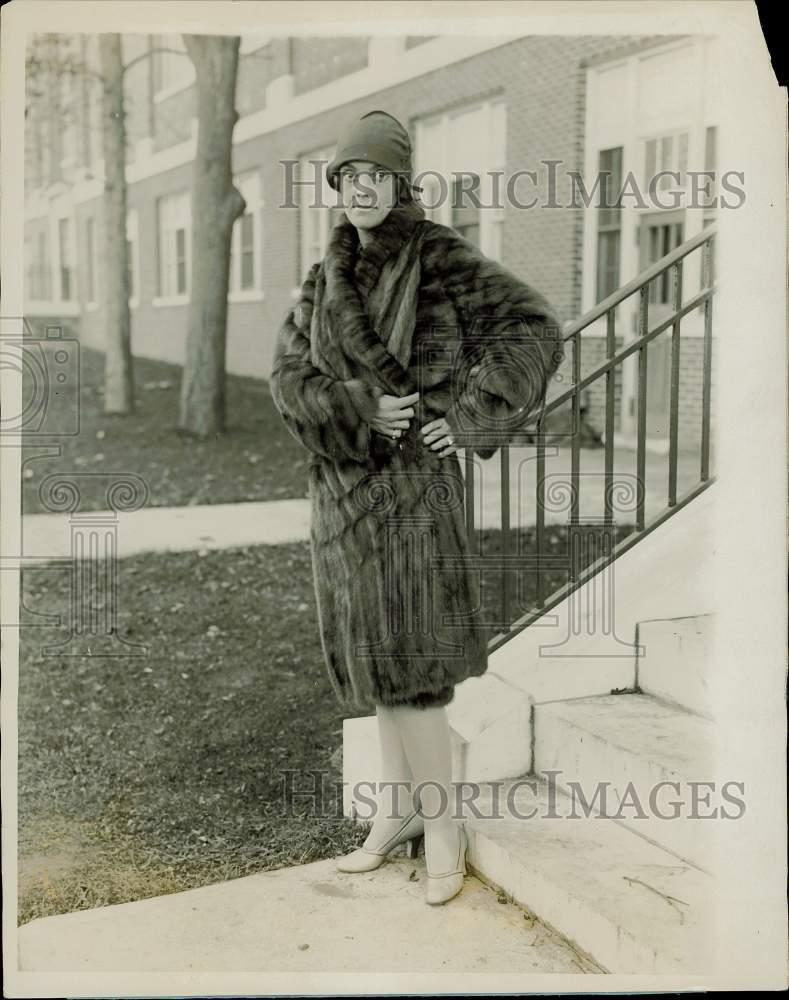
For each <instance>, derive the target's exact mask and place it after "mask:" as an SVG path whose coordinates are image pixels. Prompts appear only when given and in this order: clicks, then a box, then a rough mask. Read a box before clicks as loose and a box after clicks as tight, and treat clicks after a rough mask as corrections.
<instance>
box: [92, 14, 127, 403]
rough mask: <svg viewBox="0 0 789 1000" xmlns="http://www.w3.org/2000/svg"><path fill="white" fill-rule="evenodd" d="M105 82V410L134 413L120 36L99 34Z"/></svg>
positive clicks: (103, 145)
mask: <svg viewBox="0 0 789 1000" xmlns="http://www.w3.org/2000/svg"><path fill="white" fill-rule="evenodd" d="M99 55H100V59H101V75H102V80H103V91H104V97H103V108H102V117H103V122H102V147H103V152H104V199H103V208H104V231H103V235H104V308H105V322H106V330H107V333H106V354H105V367H104V412H105V413H129V412H131V411H132V410H133V409H134V383H133V379H132V357H131V320H130V316H129V277H128V260H127V258H128V254H127V248H126V124H125V118H124V109H123V64H122V57H121V36H120V35H118V34H109V33H107V34H100V35H99Z"/></svg>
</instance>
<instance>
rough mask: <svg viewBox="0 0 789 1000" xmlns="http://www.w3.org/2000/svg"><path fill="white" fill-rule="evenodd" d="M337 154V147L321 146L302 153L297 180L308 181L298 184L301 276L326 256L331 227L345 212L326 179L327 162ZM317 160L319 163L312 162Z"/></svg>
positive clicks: (304, 275) (303, 276)
mask: <svg viewBox="0 0 789 1000" xmlns="http://www.w3.org/2000/svg"><path fill="white" fill-rule="evenodd" d="M333 156H334V147H325V148H324V149H318V150H316V151H315V152H313V153H308V154H307V155H306V156H302V157H301V159H300V161H299V171H298V176H297V178H296V180H298V181H302V182H305V181H306V182H307V183H306V184H304V183H302V184H299V185H298V186H297V187H296V192H297V197H298V199H299V215H300V219H301V277H302V280H303V279H304V278H305V277H306V276H307V272H308V271H309V269H310V268H311V267H312V265H313V264H315V263H317V262H318V261H319V260H321V259H322V258H323V255H324V254H325V253H326V247H327V245H328V243H329V234H330V232H331V230H332V228H333V227H334V226H335V225H336V224H337V222H338V221H340V219H342V218H343V217H344V215H345V212H344V210H343V208H342V207H341V206H339V207H337V206H338V202H339V196H338V194H337V192H336V191H335V190H334V188H332V187H330V186H329V182H328V181H327V180H326V164H327V163H328V162H329V161H330V160H331V158H332V157H333ZM312 161H316V162H312Z"/></svg>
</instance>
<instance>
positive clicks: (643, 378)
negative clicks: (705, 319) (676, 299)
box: [636, 283, 649, 531]
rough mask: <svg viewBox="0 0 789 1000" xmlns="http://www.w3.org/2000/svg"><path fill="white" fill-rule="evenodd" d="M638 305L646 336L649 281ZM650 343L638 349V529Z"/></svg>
mask: <svg viewBox="0 0 789 1000" xmlns="http://www.w3.org/2000/svg"><path fill="white" fill-rule="evenodd" d="M640 296H641V298H640V302H639V307H638V336H639V338H640V337H644V336H646V333H647V330H648V326H649V283H647V284H646V285H643V286H642V288H641V292H640ZM648 348H649V344H642V345H641V346H640V347H639V349H638V422H637V431H636V433H637V435H638V442H637V449H638V450H637V452H636V479H637V483H636V488H637V489H638V499H637V502H636V530H637V531H643V530H644V501H645V498H646V488H645V481H646V468H647V461H646V440H647V350H648Z"/></svg>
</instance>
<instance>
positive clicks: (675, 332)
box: [661, 260, 682, 507]
mask: <svg viewBox="0 0 789 1000" xmlns="http://www.w3.org/2000/svg"><path fill="white" fill-rule="evenodd" d="M672 303H673V306H674V312H675V313H678V312H679V310H680V309H681V308H682V261H681V260H678V261H677V263H676V264H675V265H674V291H673V295H672ZM680 322H681V320H680V317H679V316H678V317H677V318H676V319H675V320H674V325H673V326H672V328H671V402H670V406H669V451H668V505H669V507H673V506H674V505H675V504H676V502H677V451H678V446H679V350H680V339H679V331H680ZM661 336H662V334H661Z"/></svg>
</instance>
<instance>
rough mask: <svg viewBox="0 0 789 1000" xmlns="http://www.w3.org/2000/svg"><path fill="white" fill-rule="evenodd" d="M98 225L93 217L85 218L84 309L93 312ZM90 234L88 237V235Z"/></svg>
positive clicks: (96, 288)
mask: <svg viewBox="0 0 789 1000" xmlns="http://www.w3.org/2000/svg"><path fill="white" fill-rule="evenodd" d="M98 229H99V227H98V225H97V220H96V216H95V215H88V216H87V217H86V218H85V261H86V265H87V266H86V282H85V286H86V287H85V309H87V310H88V311H89V312H93V311H94V310H96V309H97V308H98V286H99V248H98ZM89 234H90V235H89Z"/></svg>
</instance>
